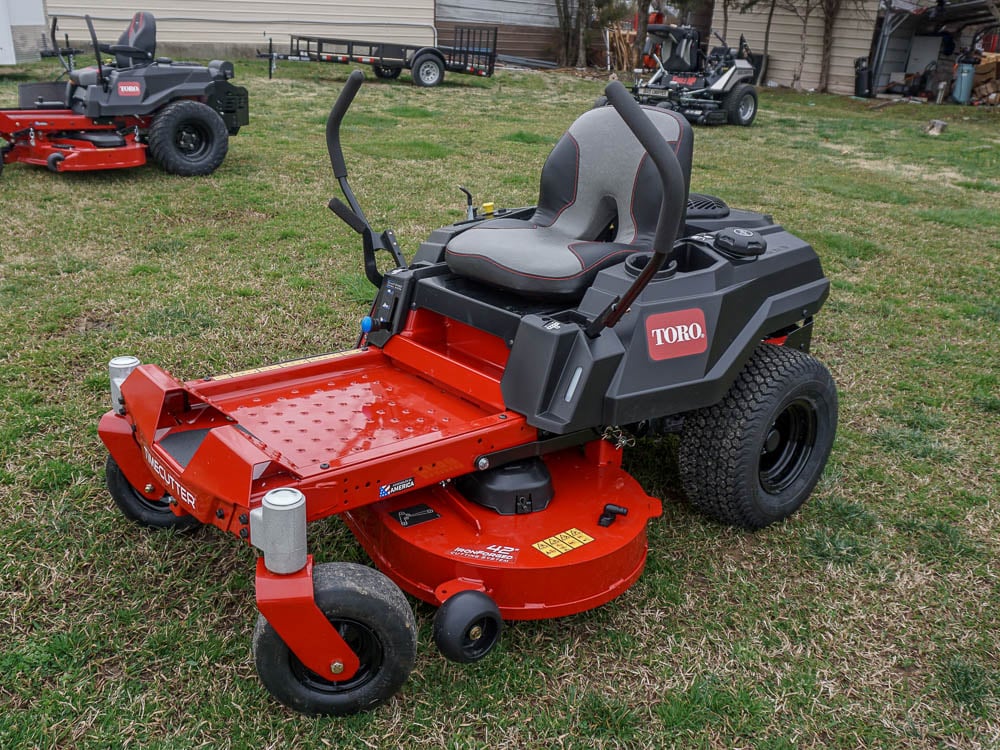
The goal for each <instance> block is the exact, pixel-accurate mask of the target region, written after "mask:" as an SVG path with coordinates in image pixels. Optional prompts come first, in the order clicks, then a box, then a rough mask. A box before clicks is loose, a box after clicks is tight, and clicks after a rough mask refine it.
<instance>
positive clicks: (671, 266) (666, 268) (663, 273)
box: [625, 253, 677, 281]
mask: <svg viewBox="0 0 1000 750" xmlns="http://www.w3.org/2000/svg"><path fill="white" fill-rule="evenodd" d="M652 257H653V254H652V253H632V254H631V255H630V256H628V257H627V258H626V259H625V273H627V274H628V275H629V276H631V277H632V278H638V276H639V274H641V273H642V271H643V269H645V268H646V266H647V265H649V261H650V260H651V259H652ZM675 273H677V261H676V260H672V261H670V262H669V263H664V264H663V267H662V268H660V270H659V271H657V272H656V273H655V274H653V278H652V279H651V280H652V281H660V280H661V279H669V278H670V277H671V276H673V275H674V274H675Z"/></svg>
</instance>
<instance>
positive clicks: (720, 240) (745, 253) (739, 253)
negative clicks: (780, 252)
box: [715, 227, 767, 258]
mask: <svg viewBox="0 0 1000 750" xmlns="http://www.w3.org/2000/svg"><path fill="white" fill-rule="evenodd" d="M715 249H716V250H718V251H719V252H721V253H725V254H726V255H730V256H733V257H735V258H756V257H757V256H758V255H761V254H762V253H763V252H764V251H765V250H767V240H765V239H764V237H763V236H762V235H761V234H758V233H757V232H755V231H753V230H752V229H744V228H743V227H727V228H726V229H723V230H721V231H720V232H719V233H718V234H716V235H715Z"/></svg>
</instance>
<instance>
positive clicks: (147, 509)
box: [104, 456, 201, 532]
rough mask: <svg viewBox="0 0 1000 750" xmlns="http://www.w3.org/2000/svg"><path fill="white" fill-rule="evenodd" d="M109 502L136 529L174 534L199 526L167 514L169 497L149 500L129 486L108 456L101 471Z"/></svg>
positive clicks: (195, 521)
mask: <svg viewBox="0 0 1000 750" xmlns="http://www.w3.org/2000/svg"><path fill="white" fill-rule="evenodd" d="M104 477H105V480H106V481H107V485H108V492H110V493H111V499H112V500H114V501H115V505H117V506H118V509H119V510H120V511H121V512H122V514H123V515H124V516H125V517H126V518H127V519H129V520H130V521H133V522H135V523H137V524H139V525H140V526H145V527H146V528H149V529H173V530H174V531H177V532H184V531H193V530H194V529H197V528H199V527H200V526H201V521H199V520H198V519H197V518H195V517H194V516H191V515H183V516H178V515H176V514H175V513H174V512H173V511H172V510H170V496H169V495H164V496H163V497H162V498H161V499H160V500H150V499H149V498H147V497H145V496H144V495H142V494H140V493H139V492H138V491H137V490H136V489H135V487H133V486H132V485H131V484H129V481H128V479H126V478H125V475H124V474H123V473H122V470H121V468H120V467H119V466H118V464H117V462H115V460H114V459H113V458H112V457H111V456H108V461H107V464H105V467H104Z"/></svg>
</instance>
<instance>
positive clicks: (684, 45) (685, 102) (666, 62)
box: [632, 24, 757, 126]
mask: <svg viewBox="0 0 1000 750" xmlns="http://www.w3.org/2000/svg"><path fill="white" fill-rule="evenodd" d="M716 36H717V37H718V35H716ZM718 38H719V41H721V42H722V46H721V47H714V48H713V49H712V51H711V52H710V53H709V54H708V56H707V57H706V56H705V54H704V53H703V52H702V48H701V34H700V33H699V32H698V30H697V29H694V28H691V27H690V26H670V25H663V24H651V25H650V26H649V29H648V36H647V40H646V50H647V54H646V55H645V57H646V58H647V59H650V60H652V61H653V62H654V63H655V66H656V70H655V72H654V73H653V74H652V75H651V76H650V77H649V78H648V79H645V80H643V78H642V74H643V72H644V71H643V70H642V69H637V70H636V71H635V83H634V85H633V87H632V95H633V96H634V97H635V98H636V100H637V101H638V102H639V103H640V104H651V105H655V106H657V107H663V108H664V109H672V110H675V111H677V112H680V113H681V114H682V115H684V116H685V117H686V118H687V119H688V120H690V121H691V122H695V123H700V124H706V123H708V124H721V123H726V122H728V123H730V124H732V125H743V126H748V125H751V124H752V123H753V121H754V118H756V116H757V91H756V90H755V89H754V87H753V83H752V82H753V80H754V78H755V75H756V74H755V71H754V67H753V63H752V62H751V57H752V53H751V52H750V47H749V45H748V44H747V41H746V39H745V38H744V37H743V36H742V35H741V36H740V43H739V46H738V47H737V48H735V49H734V48H731V47H730V46H729V45H728V44H726V42H725V40H724V39H722V37H718Z"/></svg>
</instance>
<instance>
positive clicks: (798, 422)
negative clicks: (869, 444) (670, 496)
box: [677, 344, 837, 529]
mask: <svg viewBox="0 0 1000 750" xmlns="http://www.w3.org/2000/svg"><path fill="white" fill-rule="evenodd" d="M836 431H837V388H836V385H835V384H834V382H833V378H832V377H831V376H830V373H829V371H828V370H827V369H826V368H825V367H824V366H823V365H822V363H820V362H819V361H818V360H816V359H814V358H813V357H811V356H809V355H808V354H805V353H803V352H800V351H797V350H795V349H786V348H785V347H783V346H772V345H770V344H762V345H760V346H758V347H757V350H756V351H755V352H754V354H753V356H752V357H751V358H750V360H749V361H748V362H747V364H746V366H745V367H744V368H743V370H742V371H741V372H740V374H739V375H738V376H737V377H736V380H735V382H734V383H733V385H732V386H731V387H730V389H729V391H728V393H726V395H725V396H724V397H723V398H722V400H721V401H720V402H719V403H717V404H715V405H714V406H710V407H707V408H705V409H698V410H697V411H694V412H692V413H691V414H690V415H688V417H687V418H686V419H685V420H684V428H683V430H682V432H681V438H680V445H679V447H678V451H677V461H678V465H679V467H680V472H681V482H682V484H683V486H684V491H685V494H686V495H687V497H688V500H690V501H691V503H692V504H693V505H694V506H696V507H697V508H698V509H699V510H701V511H703V512H704V513H705V514H706V515H709V516H712V517H713V518H715V519H717V520H719V521H722V522H723V523H727V524H731V525H733V526H741V527H743V528H746V529H759V528H762V527H764V526H767V525H768V524H771V523H775V522H776V521H781V520H783V519H785V518H788V516H790V515H791V514H792V513H794V512H795V511H796V510H797V509H798V507H799V506H800V505H802V503H803V502H805V500H806V498H808V497H809V495H810V494H811V493H812V491H813V488H814V487H815V486H816V482H818V481H819V477H820V475H821V474H822V473H823V467H824V466H825V465H826V459H827V457H828V456H829V455H830V448H831V447H832V446H833V438H834V435H835V433H836Z"/></svg>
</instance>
